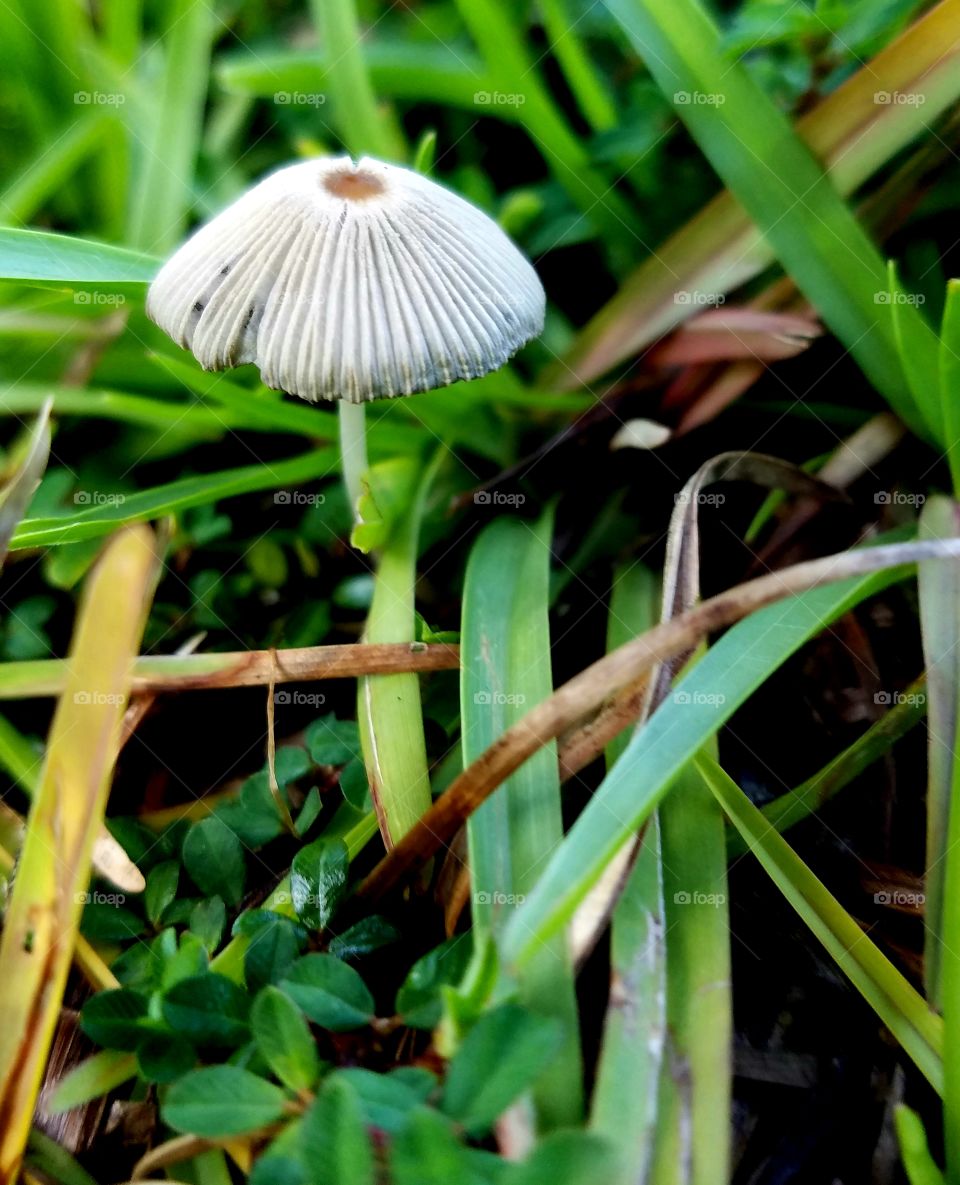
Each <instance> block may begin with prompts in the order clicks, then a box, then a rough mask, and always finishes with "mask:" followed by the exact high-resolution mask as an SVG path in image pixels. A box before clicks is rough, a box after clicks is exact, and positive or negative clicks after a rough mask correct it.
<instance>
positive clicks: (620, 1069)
mask: <svg viewBox="0 0 960 1185" xmlns="http://www.w3.org/2000/svg"><path fill="white" fill-rule="evenodd" d="M658 609H659V597H658V594H657V580H656V578H655V576H654V575H653V573H652V572H651V571H650V570H649V569H647V568H643V567H642V566H640V565H630V566H629V567H624V568H623V569H620V570H618V571H617V572H616V574H615V576H614V580H613V586H612V590H611V594H610V616H609V618H608V622H607V650H608V651H610V650H615V649H616V648H617V647H618V646H620V645H622V644H623V643H624V642H626V641H629V639H630V638H633V637H636V636H637V635H639V634H642V633H643V632H644V630H646V629H649V628H650V626H651V625H653V624H654V622H655V621H656V620H657V614H658ZM627 740H628V736H627V734H626V733H623V734H621V735H620V736H619V737H616V738H614V740H612V741H611V742H610V744H609V745H608V746H607V767H608V768H609V767H611V766H612V765H613V764H614V763H615V762H616V760H617V758H618V757H619V756H620V754H621V753H622V752H623V750H624V748H625V747H626V744H627ZM665 1002H666V947H665V923H664V903H663V870H662V867H661V859H660V824H659V818H658V815H657V814H656V813H654V814H653V815H652V816H651V818H650V822H649V824H648V825H647V828H646V831H645V832H644V835H643V841H642V843H641V846H640V850H639V852H638V853H637V858H636V861H635V862H634V866H633V868H632V869H631V871H630V874H629V876H628V878H627V881H626V884H625V885H624V888H623V893H622V895H621V897H620V900H619V901H618V902H617V904H616V907H615V908H614V911H613V917H612V919H611V936H610V998H609V1002H608V1004H607V1013H606V1017H605V1019H604V1025H603V1042H602V1045H601V1052H600V1061H599V1064H598V1066H597V1077H596V1085H595V1086H594V1090H593V1100H592V1104H591V1109H590V1127H591V1129H592V1130H593V1131H595V1132H597V1133H598V1134H599V1135H602V1136H605V1137H606V1138H607V1139H608V1140H610V1142H611V1143H612V1144H613V1145H614V1147H615V1148H616V1149H617V1152H618V1155H619V1174H618V1177H617V1180H616V1182H615V1185H635V1183H636V1182H637V1181H642V1180H644V1179H645V1174H646V1171H647V1165H648V1163H649V1161H650V1155H651V1150H652V1140H653V1133H654V1130H655V1124H656V1121H657V1080H658V1077H659V1071H660V1065H661V1060H662V1056H663V1043H664V1038H665V1034H666V1016H665Z"/></svg>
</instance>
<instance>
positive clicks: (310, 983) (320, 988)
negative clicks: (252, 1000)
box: [280, 954, 374, 1033]
mask: <svg viewBox="0 0 960 1185" xmlns="http://www.w3.org/2000/svg"><path fill="white" fill-rule="evenodd" d="M280 987H281V988H282V989H283V990H284V991H285V992H286V993H287V995H288V996H290V997H291V998H292V999H293V1000H294V1001H296V1003H297V1004H299V1005H300V1007H301V1008H302V1009H303V1011H304V1012H305V1013H306V1014H307V1016H308V1017H309V1018H310V1019H311V1020H312V1021H313V1022H314V1024H318V1025H321V1026H322V1027H323V1028H325V1029H332V1030H333V1032H335V1033H338V1032H345V1031H346V1030H348V1029H357V1028H360V1026H361V1025H365V1024H369V1022H370V1021H371V1020H372V1019H373V1009H374V1004H373V996H371V994H370V992H369V990H368V989H367V985H366V984H365V983H364V982H363V980H362V979H361V978H360V976H359V975H358V974H357V972H356V971H354V969H353V968H352V967H350V966H348V965H347V964H346V963H341V961H340V960H339V959H335V958H334V957H333V955H322V954H312V955H304V957H303V958H302V959H298V960H297V962H296V963H294V964H293V966H292V967H290V968H289V969H288V971H287V973H286V975H285V976H284V978H283V979H282V981H281V983H280Z"/></svg>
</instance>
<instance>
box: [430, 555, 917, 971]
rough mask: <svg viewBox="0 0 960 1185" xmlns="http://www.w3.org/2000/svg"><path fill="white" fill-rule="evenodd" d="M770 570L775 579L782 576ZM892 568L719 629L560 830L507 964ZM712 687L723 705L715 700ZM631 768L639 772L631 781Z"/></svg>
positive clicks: (550, 928) (543, 934)
mask: <svg viewBox="0 0 960 1185" xmlns="http://www.w3.org/2000/svg"><path fill="white" fill-rule="evenodd" d="M777 575H778V579H782V577H783V574H782V573H778V574H777ZM900 575H902V570H901V571H900V572H896V571H893V570H887V571H886V572H881V573H874V574H872V575H869V576H864V577H859V578H855V579H853V580H845V581H843V582H841V583H838V584H835V585H829V586H826V587H822V588H815V589H813V590H811V591H809V592H805V593H802V594H801V595H799V596H796V597H794V598H792V599H791V600H790V601H788V602H787V603H786V604H774V605H768V606H767V607H766V608H764V609H761V610H759V611H758V612H756V613H753V614H752V615H751V616H750V617H748V618H746V619H745V620H744V621H742V622H740V623H739V624H738V625H737V626H735V627H734V628H733V629H730V630H728V632H727V633H726V634H724V636H723V637H722V638H721V639H720V640H719V642H717V643H716V645H714V646H713V647H711V649H710V650H709V651H708V652H707V654H706V655H705V656H704V658H703V659H701V660H700V662H698V663H697V665H696V666H695V667H694V668H693V669H692V670H691V671H690V672H689V673H688V674H686V675H685V676H684V677H683V679H682V680H681V681H680V683H679V684H678V685H677V687H676V690H675V692H674V695H673V697H672V698H671V699H670V700H668V701H666V702H665V703H663V704H662V705H661V706H660V707H659V708H658V709H657V711H656V712H654V714H653V715H652V716H651V717H650V719H649V720H648V721H647V723H646V724H645V726H644V728H643V729H642V730H641V731H640V732H639V733H638V734H637V735H636V736H634V738H633V739H632V740H631V742H630V744H629V745H628V746H627V749H626V750H625V752H624V754H623V756H622V757H621V758H620V760H619V761H618V762H617V764H616V765H615V766H614V768H613V769H612V770H611V772H610V773H609V774H608V775H607V777H606V778H605V779H604V782H603V784H602V785H601V786H600V788H599V789H598V790H597V791H596V792H595V794H594V796H593V798H592V799H591V801H590V803H589V804H588V806H587V807H586V809H585V810H584V811H583V813H582V814H581V815H580V817H579V818H578V819H577V821H576V823H575V824H574V825H573V827H572V828H571V829H570V831H569V832H568V833H567V836H566V838H565V839H564V841H563V843H562V844H561V845H560V847H559V848H558V849H557V851H556V852H555V853H554V855H553V857H552V858H551V860H550V862H549V863H548V865H547V867H546V868H545V869H544V872H543V874H542V875H541V877H540V880H539V882H538V884H537V886H536V888H535V889H534V891H533V893H531V894H530V896H529V897H528V898H527V900H526V901H525V902H524V904H523V906H522V907H521V909H519V910H518V911H517V914H516V915H515V916H514V917H513V918H511V920H510V922H509V923H508V925H507V928H506V931H505V933H504V938H503V950H504V957H505V959H506V960H507V961H508V963H509V962H512V961H514V960H516V961H518V962H522V961H523V960H524V959H525V958H527V957H529V955H530V953H531V952H532V950H533V949H535V947H536V945H537V943H538V942H540V941H543V940H544V939H545V938H547V937H548V936H550V935H552V934H554V933H556V931H557V930H559V929H561V928H562V927H563V926H564V925H565V923H566V922H567V920H568V919H569V918H570V916H571V914H572V913H573V911H574V910H575V909H576V907H577V906H578V905H579V903H580V902H581V901H582V900H583V898H584V896H585V895H586V894H587V893H588V892H589V890H590V888H591V886H592V885H593V884H594V883H596V881H597V879H598V878H599V877H600V875H601V874H602V872H603V869H604V868H605V866H606V865H607V863H608V861H609V860H610V859H611V858H612V857H613V855H614V854H615V853H616V852H617V850H618V849H619V847H620V845H621V844H622V843H623V842H624V841H625V839H626V838H627V837H628V836H629V835H630V834H631V833H632V832H634V831H635V830H636V829H637V828H638V827H639V826H640V824H641V823H642V822H643V820H644V819H645V818H648V817H649V815H650V812H651V811H652V810H653V809H654V808H655V807H656V805H657V803H658V802H659V801H660V800H661V799H662V798H663V796H664V794H666V792H667V790H668V789H669V788H670V785H671V783H672V781H673V779H674V778H675V777H676V776H677V775H678V774H679V772H680V770H681V769H682V768H683V767H684V766H685V765H686V764H687V762H688V761H689V757H690V753H691V752H695V751H697V750H699V749H700V748H701V747H702V745H703V744H704V743H705V742H706V741H707V740H708V739H709V738H710V737H711V736H713V735H714V733H716V731H717V730H718V729H719V728H720V727H721V726H722V725H723V724H724V723H725V722H726V720H727V719H729V717H730V715H731V714H732V713H733V712H734V711H735V710H736V709H737V708H738V707H739V706H740V704H742V703H743V702H744V701H745V700H746V699H747V698H748V696H750V695H751V694H752V693H753V692H754V691H756V690H757V688H759V687H760V686H761V685H762V684H763V682H764V680H765V679H766V678H767V677H768V676H769V675H770V674H771V673H772V672H773V671H775V670H776V669H777V668H778V667H779V666H780V665H781V664H782V663H783V662H785V661H786V660H787V659H788V658H789V657H790V655H791V654H793V653H794V652H795V651H796V650H797V649H798V648H799V647H800V646H801V645H802V644H803V643H804V642H805V641H807V640H808V639H809V638H811V637H813V636H814V635H815V634H816V633H818V632H819V631H820V630H821V629H823V628H825V627H826V626H828V625H829V624H830V622H831V621H835V620H836V619H837V618H838V617H840V616H842V615H843V614H844V613H846V612H848V611H849V610H850V609H852V608H853V607H854V606H855V605H857V604H859V603H860V601H862V600H864V599H865V598H866V597H868V596H870V595H872V594H873V593H875V592H879V591H880V590H881V589H882V588H884V587H886V585H888V584H889V583H891V582H892V581H894V580H896V579H897V578H898V577H899V576H900ZM705 604H709V602H705ZM677 620H678V621H679V620H681V619H677ZM670 624H671V625H672V624H673V623H670ZM720 688H722V689H723V697H724V698H723V700H722V702H718V698H717V697H718V693H719V689H720ZM634 766H636V767H637V768H639V769H640V770H641V771H642V777H640V778H639V779H638V777H637V772H636V769H635V768H634ZM638 780H639V782H640V784H641V786H642V791H641V793H639V794H638V793H637V792H636V785H637V781H638ZM448 793H449V792H448Z"/></svg>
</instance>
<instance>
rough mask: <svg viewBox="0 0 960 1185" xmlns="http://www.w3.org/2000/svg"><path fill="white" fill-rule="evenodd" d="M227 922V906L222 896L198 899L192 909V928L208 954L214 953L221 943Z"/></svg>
mask: <svg viewBox="0 0 960 1185" xmlns="http://www.w3.org/2000/svg"><path fill="white" fill-rule="evenodd" d="M226 924H227V908H226V906H225V905H224V904H223V898H222V897H208V898H207V899H206V900H205V901H198V902H197V904H196V905H195V906H194V907H193V908H192V909H191V910H190V930H191V932H192V933H193V934H194V935H195V936H196V937H197V938H199V940H200V941H201V942H202V943H203V945H204V948H205V949H206V951H207V953H208V954H211V955H212V954H213V952H214V951H215V950H216V949H217V947H218V946H219V945H220V939H221V937H222V936H223V928H224V926H225V925H226Z"/></svg>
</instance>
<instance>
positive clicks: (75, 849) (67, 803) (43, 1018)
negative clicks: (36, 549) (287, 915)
mask: <svg viewBox="0 0 960 1185" xmlns="http://www.w3.org/2000/svg"><path fill="white" fill-rule="evenodd" d="M156 563H157V556H156V552H155V549H154V538H153V534H152V532H151V531H150V530H149V529H148V528H147V527H143V526H137V527H131V528H129V529H127V530H125V531H123V532H121V533H120V534H119V535H117V536H116V537H115V538H114V539H113V540H112V541H111V542H110V544H109V545H108V546H107V548H106V550H105V552H104V554H103V556H102V557H101V558H100V561H99V563H98V564H97V566H96V568H94V570H93V572H92V573H91V576H90V578H89V580H88V583H87V587H86V590H85V595H84V598H83V602H82V604H81V607H80V611H79V614H78V618H77V623H76V627H75V630H74V637H73V644H72V647H71V653H70V658H69V660H68V663H67V678H66V683H65V686H64V690H63V693H62V695H61V697H60V701H59V703H58V705H57V710H56V713H55V715H54V718H53V723H52V725H51V728H50V735H49V738H48V742H47V751H46V757H45V760H44V766H43V773H42V775H41V778H40V787H39V790H38V792H37V794H36V797H35V798H34V800H33V803H32V806H31V810H30V815H29V819H28V822H27V833H26V837H25V840H24V844H23V849H22V853H21V856H20V862H19V866H18V870H17V875H16V880H15V881H14V886H13V892H12V894H11V897H10V905H9V908H8V910H7V915H6V920H5V924H4V930H3V936H2V939H0V963H2V965H3V968H4V975H3V979H2V980H0V1185H11V1183H12V1182H13V1181H14V1179H15V1178H16V1176H17V1173H18V1171H19V1168H20V1162H21V1158H22V1156H23V1149H24V1145H25V1143H26V1139H27V1135H28V1132H29V1129H30V1121H31V1118H32V1115H33V1108H34V1103H35V1100H36V1096H37V1091H38V1088H39V1085H40V1080H41V1076H42V1074H43V1069H44V1065H45V1063H46V1058H47V1054H48V1052H49V1048H50V1042H51V1039H52V1037H53V1031H54V1026H55V1024H56V1021H57V1016H58V1013H59V1011H60V1003H61V999H62V996H63V990H64V985H65V982H66V978H67V971H68V969H69V966H70V961H71V958H72V956H73V951H74V945H75V942H76V937H77V927H78V925H79V922H80V913H81V910H82V908H83V900H84V897H85V890H86V888H87V883H88V881H89V877H90V867H91V855H92V851H93V844H94V840H95V838H96V836H97V833H98V831H99V829H100V826H101V824H102V822H103V816H104V810H105V808H106V801H107V794H108V791H109V787H110V779H111V775H112V772H113V766H114V762H115V760H116V754H117V749H118V742H119V736H120V724H121V720H122V717H123V710H124V705H125V703H126V699H127V694H128V691H129V686H130V677H131V671H132V667H133V660H134V657H135V656H136V654H137V650H138V648H139V645H140V638H141V634H142V632H143V626H144V621H145V618H146V609H147V602H148V599H149V595H150V593H151V592H152V589H153V584H154V576H155V570H156Z"/></svg>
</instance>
